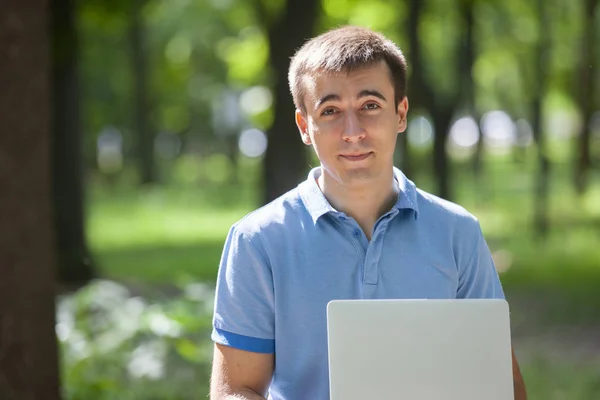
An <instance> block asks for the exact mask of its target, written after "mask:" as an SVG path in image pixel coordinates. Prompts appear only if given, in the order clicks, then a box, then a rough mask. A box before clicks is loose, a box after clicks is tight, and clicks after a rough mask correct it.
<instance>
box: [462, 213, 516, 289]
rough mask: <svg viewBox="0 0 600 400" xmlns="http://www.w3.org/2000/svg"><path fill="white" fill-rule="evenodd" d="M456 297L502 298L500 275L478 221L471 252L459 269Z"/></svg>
mask: <svg viewBox="0 0 600 400" xmlns="http://www.w3.org/2000/svg"><path fill="white" fill-rule="evenodd" d="M456 297H457V298H463V299H469V298H472V299H478V298H479V299H482V298H491V299H504V291H503V289H502V284H501V283H500V277H499V276H498V271H497V270H496V266H495V265H494V260H493V258H492V254H491V253H490V249H489V247H488V245H487V243H486V241H485V238H484V237H483V232H482V231H481V226H480V225H479V222H477V233H476V239H475V243H474V248H473V251H472V254H471V256H470V257H469V260H468V262H467V263H466V265H464V266H462V268H461V269H460V273H459V285H458V290H457V294H456Z"/></svg>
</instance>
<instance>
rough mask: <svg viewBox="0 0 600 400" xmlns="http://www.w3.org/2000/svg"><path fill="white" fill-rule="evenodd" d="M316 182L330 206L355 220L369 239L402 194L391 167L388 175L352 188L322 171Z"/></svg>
mask: <svg viewBox="0 0 600 400" xmlns="http://www.w3.org/2000/svg"><path fill="white" fill-rule="evenodd" d="M317 182H318V184H319V187H320V188H321V191H322V192H323V194H324V195H325V197H326V198H327V200H328V201H329V203H330V204H331V205H332V206H333V207H334V208H335V209H336V210H338V211H341V212H344V213H346V214H347V215H349V216H350V217H352V218H354V220H356V222H357V223H358V224H359V225H360V227H361V228H362V230H363V231H364V233H365V235H367V238H368V239H369V240H371V234H372V232H373V227H374V226H375V222H377V220H378V219H379V217H381V216H382V215H383V214H385V213H386V212H388V211H389V210H390V209H391V208H392V206H393V205H394V204H395V203H396V200H397V198H398V193H399V189H398V185H397V184H396V182H395V179H394V173H393V169H391V168H390V172H389V174H382V175H381V176H380V177H377V179H373V180H370V181H369V182H364V183H360V184H356V185H352V186H347V185H342V184H340V182H338V181H337V180H335V179H333V178H332V177H331V176H329V175H327V174H326V173H325V172H324V171H323V170H321V175H320V176H319V178H318V180H317Z"/></svg>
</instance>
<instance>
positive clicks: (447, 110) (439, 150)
mask: <svg viewBox="0 0 600 400" xmlns="http://www.w3.org/2000/svg"><path fill="white" fill-rule="evenodd" d="M453 115H454V109H453V107H451V106H446V105H443V106H441V107H437V108H436V110H435V113H434V114H433V125H434V131H435V135H434V137H433V171H434V174H435V176H436V179H437V184H438V187H437V195H438V196H440V197H441V198H443V199H446V200H451V199H452V188H451V187H450V181H451V175H450V174H451V172H450V163H449V162H448V152H447V151H446V142H447V141H448V133H449V132H450V124H451V123H452V117H453Z"/></svg>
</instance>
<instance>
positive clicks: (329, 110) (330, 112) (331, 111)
mask: <svg viewBox="0 0 600 400" xmlns="http://www.w3.org/2000/svg"><path fill="white" fill-rule="evenodd" d="M333 114H335V108H326V109H325V110H323V112H322V113H321V115H333Z"/></svg>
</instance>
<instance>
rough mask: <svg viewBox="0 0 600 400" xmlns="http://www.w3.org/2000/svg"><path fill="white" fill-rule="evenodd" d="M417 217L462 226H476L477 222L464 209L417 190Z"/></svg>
mask: <svg viewBox="0 0 600 400" xmlns="http://www.w3.org/2000/svg"><path fill="white" fill-rule="evenodd" d="M417 202H418V207H419V217H422V218H425V219H431V220H432V221H435V222H436V224H437V223H448V224H453V225H454V224H456V223H459V224H463V225H467V226H471V227H472V226H476V225H477V224H479V220H478V219H477V217H476V216H475V215H473V214H472V213H471V212H470V211H468V210H467V209H466V208H465V207H463V206H461V205H459V204H457V203H454V202H452V201H448V200H445V199H443V198H441V197H439V196H436V195H434V194H432V193H429V192H426V191H424V190H422V189H419V188H417Z"/></svg>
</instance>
